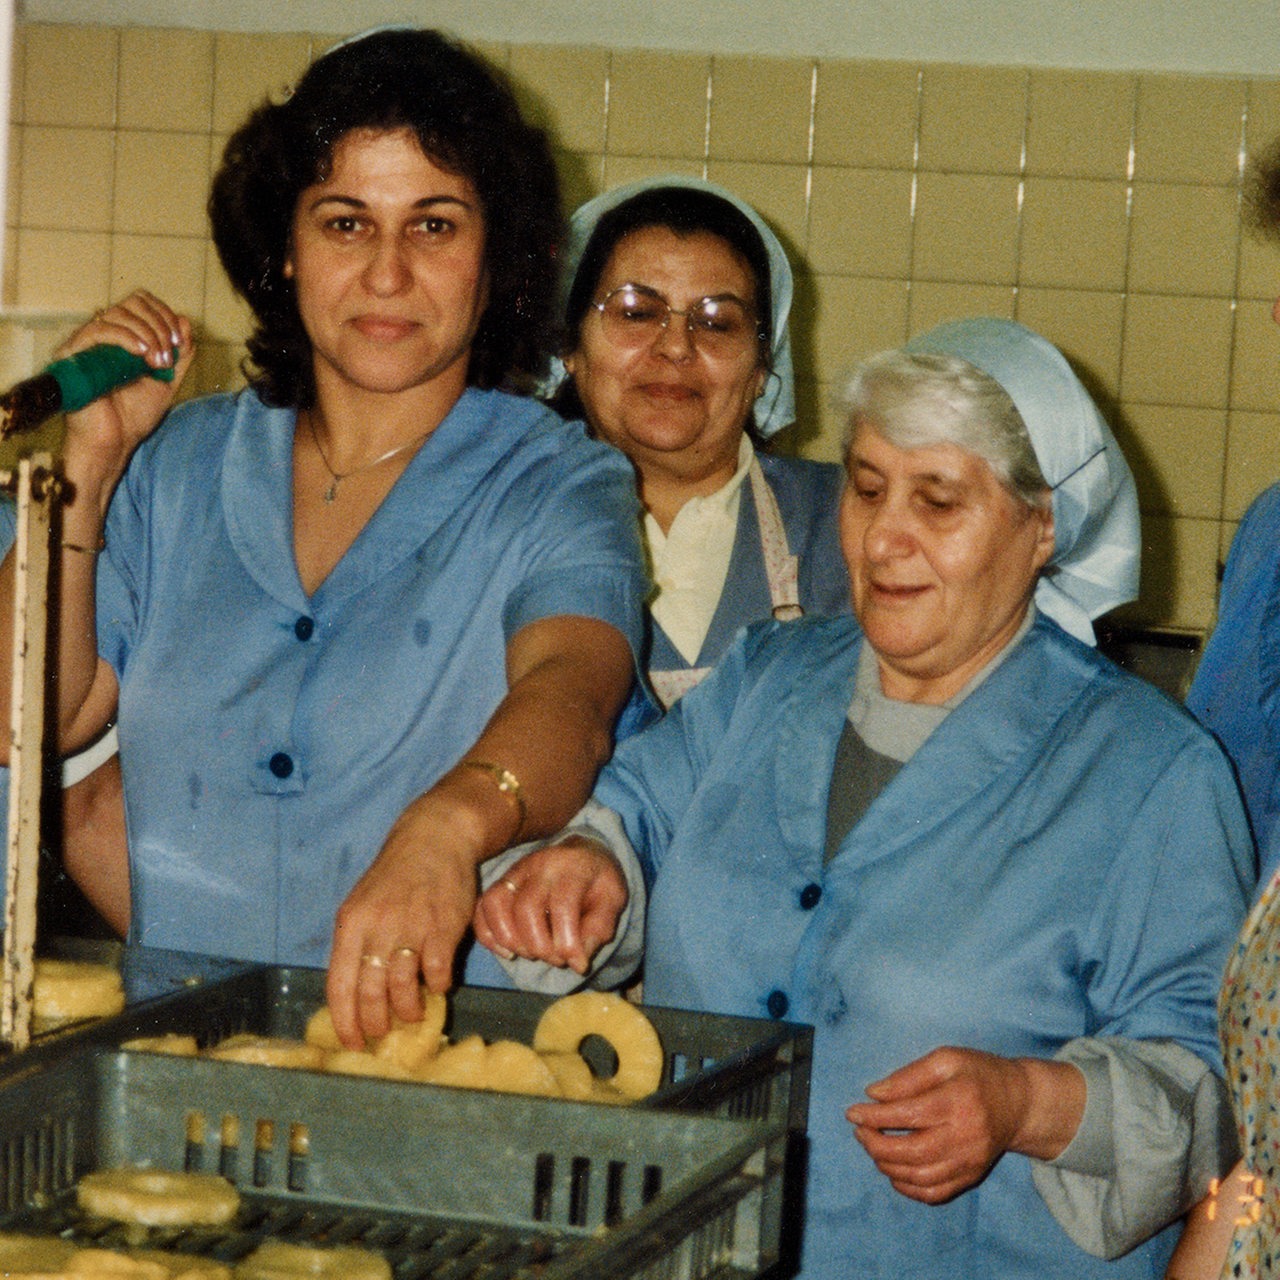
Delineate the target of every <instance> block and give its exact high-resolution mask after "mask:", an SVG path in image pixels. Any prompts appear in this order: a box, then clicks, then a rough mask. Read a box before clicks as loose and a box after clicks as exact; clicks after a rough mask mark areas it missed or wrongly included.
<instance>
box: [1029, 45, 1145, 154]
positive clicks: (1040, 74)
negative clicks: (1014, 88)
mask: <svg viewBox="0 0 1280 1280" xmlns="http://www.w3.org/2000/svg"><path fill="white" fill-rule="evenodd" d="M1029 93H1030V108H1029V111H1028V119H1027V172H1028V173H1044V174H1056V175H1058V176H1060V177H1062V176H1067V175H1070V176H1075V177H1085V178H1113V179H1115V178H1121V179H1123V178H1127V177H1128V176H1129V150H1130V144H1131V143H1132V141H1133V113H1134V103H1135V98H1136V94H1137V80H1136V77H1134V76H1131V75H1125V74H1115V73H1108V72H1098V71H1058V70H1050V69H1048V68H1036V69H1034V70H1033V71H1032V72H1031V78H1030V88H1029Z"/></svg>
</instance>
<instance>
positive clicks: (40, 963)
mask: <svg viewBox="0 0 1280 1280" xmlns="http://www.w3.org/2000/svg"><path fill="white" fill-rule="evenodd" d="M123 1008H124V986H123V985H122V984H121V982H120V973H119V971H118V970H117V969H115V968H113V967H112V966H111V965H109V964H89V963H87V962H84V961H80V960H37V961H36V964H35V986H34V989H33V1003H32V1008H31V1012H32V1015H33V1016H34V1017H36V1018H38V1019H39V1020H40V1021H41V1022H44V1023H48V1024H52V1023H57V1022H72V1021H75V1020H78V1019H80V1018H105V1017H108V1016H110V1015H111V1014H113V1013H119V1012H120V1010H121V1009H123Z"/></svg>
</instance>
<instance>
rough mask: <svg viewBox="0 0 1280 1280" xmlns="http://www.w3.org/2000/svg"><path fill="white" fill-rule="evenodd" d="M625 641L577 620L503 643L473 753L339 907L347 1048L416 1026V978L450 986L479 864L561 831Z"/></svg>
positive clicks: (626, 658)
mask: <svg viewBox="0 0 1280 1280" xmlns="http://www.w3.org/2000/svg"><path fill="white" fill-rule="evenodd" d="M632 670H633V666H632V656H631V650H630V646H629V645H628V643H627V641H626V639H625V637H624V636H623V635H622V634H621V632H619V631H617V630H616V629H615V628H613V627H611V626H609V625H608V624H606V623H603V622H599V621H596V620H594V619H590V618H584V617H553V618H546V619H542V620H540V621H538V622H534V623H531V624H530V625H528V626H526V627H523V628H522V629H521V630H520V631H519V632H517V633H516V635H515V636H514V637H513V638H512V640H511V642H510V644H509V645H508V647H507V685H508V692H507V696H506V697H505V698H504V699H503V701H502V703H501V704H500V705H499V707H498V709H497V711H495V712H494V715H493V717H492V718H491V720H490V721H489V723H488V725H487V726H486V727H485V729H484V732H483V733H482V734H481V735H480V737H479V739H478V740H477V741H476V743H475V745H474V746H473V747H472V748H471V750H470V751H468V752H467V753H466V754H465V756H464V757H463V759H462V761H460V762H459V763H458V765H457V766H455V767H454V768H453V769H452V770H450V772H449V773H447V774H445V776H444V777H443V778H441V780H440V781H439V782H438V783H437V784H436V785H435V786H434V787H432V788H431V790H430V791H428V792H426V793H425V794H424V795H422V796H420V797H419V798H418V799H417V800H415V801H414V802H413V803H412V804H411V805H409V807H408V808H407V809H406V810H405V811H404V813H403V814H401V816H400V818H399V819H398V820H397V821H396V823H395V825H394V826H393V827H392V829H391V833H390V835H389V836H388V837H387V840H386V843H385V844H384V845H383V848H382V851H381V852H380V853H379V855H378V857H377V858H376V859H375V861H374V862H373V864H372V865H371V866H370V868H369V870H368V871H366V872H365V874H364V875H363V876H362V877H361V878H360V880H359V881H358V882H357V884H356V886H355V888H354V889H353V890H352V891H351V893H350V895H349V896H348V897H347V900H346V901H345V902H344V903H343V904H342V906H341V907H340V908H339V910H338V917H337V922H336V925H335V928H334V940H333V953H332V957H331V960H330V966H329V981H328V1000H329V1005H330V1008H331V1010H332V1012H333V1019H334V1026H335V1027H336V1028H337V1030H338V1034H339V1035H340V1036H341V1037H342V1039H343V1040H344V1042H346V1043H348V1044H351V1045H356V1044H359V1043H360V1042H361V1040H362V1038H363V1036H364V1035H373V1036H376V1035H381V1034H382V1033H383V1032H384V1031H385V1030H386V1029H387V1026H388V1016H389V1011H390V1010H394V1011H395V1012H396V1013H397V1014H398V1015H399V1016H400V1017H402V1018H415V1017H417V1016H419V1014H420V1010H421V1003H420V1000H419V997H418V979H419V976H420V975H421V977H422V979H423V980H425V982H426V984H427V986H428V987H429V989H430V990H432V991H445V990H447V989H448V987H449V985H450V983H451V981H452V974H453V963H454V954H455V952H456V950H457V947H458V943H459V941H460V940H461V938H462V936H463V933H464V931H465V930H466V928H467V926H468V925H469V924H470V922H471V917H472V913H473V911H474V908H475V903H476V892H477V867H478V866H479V864H480V863H481V862H483V861H484V860H485V859H486V858H489V857H491V856H492V855H493V854H495V853H498V852H499V851H501V850H502V849H504V848H506V847H507V846H508V845H511V844H514V843H516V842H517V841H518V840H527V839H536V838H539V837H542V836H548V835H551V834H552V833H554V832H556V831H558V830H559V829H560V828H561V827H563V826H564V825H565V823H566V822H568V820H569V819H570V818H572V817H573V815H574V814H575V813H576V812H577V811H578V809H579V808H581V806H582V803H583V801H584V800H585V799H586V798H587V796H588V794H589V793H590V791H591V785H592V783H593V782H594V780H595V776H596V774H597V772H598V771H599V769H600V766H601V765H602V764H603V763H604V761H605V760H606V759H607V758H608V755H609V751H610V749H611V745H612V728H613V723H614V720H615V719H616V717H617V714H618V711H619V710H620V708H621V707H622V704H623V701H624V700H625V698H626V696H627V692H628V690H629V689H630V686H631V677H632Z"/></svg>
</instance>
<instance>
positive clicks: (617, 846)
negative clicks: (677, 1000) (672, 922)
mask: <svg viewBox="0 0 1280 1280" xmlns="http://www.w3.org/2000/svg"><path fill="white" fill-rule="evenodd" d="M566 836H582V837H583V838H584V839H587V840H595V841H596V842H597V843H599V844H602V845H604V846H605V848H607V849H608V850H609V851H610V853H612V854H613V856H614V857H615V858H616V859H617V860H618V865H619V867H621V869H622V874H623V877H624V878H625V880H626V882H627V905H626V906H625V907H623V908H622V914H621V915H620V916H619V917H618V928H617V931H616V932H615V933H614V935H613V938H612V939H611V940H610V941H609V942H606V943H605V945H604V946H603V947H601V948H600V950H599V951H598V952H596V957H595V960H594V961H593V963H592V966H591V972H590V973H589V974H588V975H587V976H586V977H585V978H583V977H581V976H580V975H578V974H576V973H574V971H573V970H572V969H559V968H557V967H556V966H555V965H550V964H544V963H543V962H542V961H538V960H524V959H521V958H519V957H517V958H516V959H514V960H504V959H503V958H502V957H501V956H496V957H495V959H496V960H497V961H498V963H499V964H500V965H501V966H502V967H503V969H504V970H506V973H507V976H508V977H509V978H510V979H511V981H512V982H513V983H515V985H516V986H517V987H518V988H519V989H520V990H522V991H538V992H541V993H542V994H543V995H555V996H560V995H567V994H568V993H569V992H571V991H576V990H578V989H579V988H580V987H586V986H590V987H597V988H601V989H604V990H609V989H611V988H613V987H619V986H621V985H622V984H623V983H624V982H625V981H626V980H627V979H628V978H630V977H631V976H632V975H633V974H634V973H635V971H636V970H637V969H638V968H639V967H640V959H641V956H642V955H643V954H644V916H645V888H644V876H643V874H642V872H641V870H640V860H639V859H638V858H637V857H636V854H635V850H634V849H632V847H631V842H630V841H629V840H628V839H627V836H626V832H625V831H624V830H623V827H622V820H621V819H620V818H619V817H618V815H617V814H616V813H614V811H613V810H612V809H607V808H605V806H604V805H602V804H597V803H596V801H594V800H588V801H587V803H586V804H585V805H584V806H583V807H582V809H581V810H579V812H578V813H577V815H576V816H575V817H574V819H573V821H572V822H571V823H570V824H569V825H568V826H567V827H565V828H564V830H563V831H560V832H558V833H557V834H556V835H555V836H553V837H552V838H551V839H550V840H539V841H535V842H534V843H532V844H521V845H516V846H515V848H513V849H508V850H507V851H506V852H505V853H500V854H498V855H497V857H494V858H489V859H488V860H487V861H486V862H484V863H483V864H482V865H481V867H480V883H481V885H482V887H483V888H485V889H488V888H489V886H490V885H493V884H496V883H497V882H498V881H499V880H501V879H502V877H503V876H504V875H505V874H506V873H507V871H509V870H510V869H511V868H512V867H514V866H515V865H516V863H517V862H519V861H520V860H521V858H523V857H524V856H525V855H526V854H529V853H532V852H533V850H535V849H541V848H543V847H544V846H545V845H549V844H556V843H557V842H558V841H560V840H563V839H565V837H566Z"/></svg>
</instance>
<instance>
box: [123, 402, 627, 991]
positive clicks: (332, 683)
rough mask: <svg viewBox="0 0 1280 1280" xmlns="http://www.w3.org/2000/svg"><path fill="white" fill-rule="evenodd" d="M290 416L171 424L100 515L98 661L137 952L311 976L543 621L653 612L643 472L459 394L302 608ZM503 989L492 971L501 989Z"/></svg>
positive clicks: (185, 411) (253, 405)
mask: <svg viewBox="0 0 1280 1280" xmlns="http://www.w3.org/2000/svg"><path fill="white" fill-rule="evenodd" d="M294 420H295V415H294V413H293V411H292V410H280V409H268V408H266V407H264V405H263V404H262V403H261V401H260V400H259V399H258V398H257V396H256V395H255V394H254V393H252V392H244V393H241V394H240V395H238V396H234V397H233V396H217V397H212V398H210V399H207V400H201V401H196V402H192V403H190V404H187V405H183V406H181V407H179V408H178V409H176V410H174V411H173V413H172V414H170V416H169V418H168V419H167V420H166V421H165V422H164V424H163V425H162V426H161V427H160V429H159V430H158V431H157V432H156V433H155V434H154V435H153V436H151V437H150V438H149V439H147V440H146V441H144V443H143V444H142V445H141V446H140V447H139V448H138V450H137V452H136V454H135V456H134V458H133V459H132V461H131V463H130V466H129V468H128V471H127V472H126V474H125V477H124V479H123V480H122V482H121V484H120V486H119V488H118V489H117V492H116V494H115V496H114V498H113V501H112V504H111V509H110V512H109V515H108V520H107V528H106V539H107V549H106V551H105V553H104V554H103V555H102V557H101V558H100V565H99V576H98V639H99V650H100V652H101V654H102V656H103V657H104V658H105V659H106V660H107V661H108V662H109V663H110V664H111V665H112V667H113V668H114V669H115V671H116V673H117V675H118V677H119V683H120V708H119V727H120V752H121V762H122V766H123V770H124V782H125V805H126V814H127V819H128V828H129V844H130V872H131V876H132V892H133V934H134V940H135V941H137V942H139V943H143V944H147V945H153V946H161V947H171V948H178V949H181V950H188V951H199V952H208V953H214V954H219V955H229V956H236V957H239V958H244V959H253V960H262V961H267V962H276V963H288V964H307V965H322V964H324V963H325V962H326V961H327V958H328V955H329V946H330V940H331V934H332V930H333V921H334V915H335V912H336V910H337V908H338V906H339V905H340V903H341V902H342V901H343V899H344V898H345V897H346V895H347V893H348V891H349V890H350V889H351V887H352V886H353V884H354V883H355V881H356V880H357V878H358V877H359V876H360V875H361V873H362V872H363V871H364V870H365V868H366V867H368V866H369V864H370V863H371V862H372V861H373V859H374V857H375V856H376V854H377V853H378V851H379V849H380V848H381V846H382V843H383V840H384V838H385V837H386V835H387V833H388V831H389V829H390V827H391V825H392V823H393V822H394V820H395V819H396V817H397V816H398V815H399V814H400V813H401V811H402V810H403V809H404V808H405V806H406V805H407V804H408V803H409V802H410V801H411V800H413V799H414V798H415V797H416V796H418V795H420V794H421V793H422V792H423V791H425V790H426V789H427V788H429V787H430V786H431V785H432V784H433V783H434V782H435V781H436V780H437V779H438V778H439V777H440V776H441V775H442V774H444V773H445V772H446V771H447V770H448V769H450V768H451V767H452V766H453V765H454V764H455V763H456V762H457V761H458V760H459V759H461V758H462V756H463V755H464V753H465V752H466V751H467V749H468V748H469V747H470V745H471V744H472V743H473V742H474V741H475V739H476V738H477V737H478V736H479V734H480V731H481V730H482V728H483V727H484V725H485V723H486V721H487V720H488V719H489V717H490V716H491V715H492V714H493V712H494V710H495V709H496V707H497V706H498V704H499V702H500V701H501V700H502V698H503V697H504V695H505V693H506V689H507V685H506V675H505V650H506V645H507V642H508V641H509V640H510V639H511V638H512V636H514V635H515V634H516V633H517V632H518V631H519V630H520V629H521V628H522V627H524V626H526V625H528V624H530V623H532V622H535V621H537V620H538V619H541V618H547V617H552V616H556V615H579V616H586V617H591V618H596V619H599V620H601V621H603V622H606V623H609V624H610V625H612V626H615V627H617V628H618V629H619V630H620V631H621V632H622V633H623V634H624V635H625V636H626V637H627V638H628V640H629V642H630V643H631V645H632V648H633V651H638V646H639V639H640V634H641V616H642V610H643V605H642V602H643V598H644V593H645V581H646V580H645V576H644V567H643V560H642V556H641V552H640V547H639V537H638V533H637V500H636V496H635V490H634V483H633V480H632V475H631V470H630V467H629V465H628V464H627V462H626V460H625V459H623V458H622V457H621V455H620V454H618V453H617V452H616V451H615V450H613V449H611V448H609V447H607V446H605V445H601V444H598V443H596V442H593V441H590V440H588V439H587V438H586V436H585V433H584V432H583V429H582V427H581V426H580V425H578V424H565V423H562V422H561V421H560V420H559V419H558V418H557V417H556V416H555V415H554V414H552V413H550V412H549V411H547V410H545V409H544V408H542V407H541V406H540V405H538V404H537V403H536V402H533V401H530V400H524V399H519V398H516V397H512V396H508V395H504V394H502V393H499V392H481V391H476V390H468V391H467V392H466V393H465V394H464V395H463V396H462V398H461V400H460V401H459V402H458V404H457V405H456V406H455V407H454V408H453V410H452V411H451V412H450V413H449V415H448V416H447V417H446V418H445V419H444V421H443V422H442V423H441V424H440V425H439V427H437V428H436V430H435V431H434V432H433V433H432V434H431V436H429V437H428V439H427V441H426V442H425V443H424V444H423V445H422V447H421V448H420V449H419V451H418V452H417V454H416V455H415V457H414V458H413V460H412V461H411V462H410V464H409V466H408V467H407V469H406V470H405V471H404V473H403V474H402V475H401V477H400V479H399V480H398V481H397V482H396V484H395V486H394V488H393V489H392V490H391V492H390V493H389V494H388V496H387V498H386V499H385V501H384V502H383V503H382V505H381V506H380V507H379V509H378V510H377V511H376V512H375V514H374V515H373V517H372V519H371V520H370V521H369V523H368V525H367V526H366V527H365V528H364V530H363V531H362V532H361V534H360V536H359V537H358V538H357V539H356V541H355V543H354V544H353V545H352V546H351V548H350V549H349V551H348V552H347V554H346V555H345V556H344V557H343V558H342V560H341V561H340V562H339V563H338V564H337V566H336V567H335V568H334V569H333V571H332V572H331V573H330V575H329V577H328V578H327V579H326V580H325V581H324V583H323V584H322V585H321V586H320V587H319V588H318V589H317V590H316V591H315V593H314V594H313V595H311V596H307V595H306V594H305V593H304V592H303V589H302V586H301V583H300V582H299V579H298V574H297V570H296V567H295V561H294V554H293V533H292V527H291V521H290V512H291V509H292V499H291V484H292V479H291V476H292V469H291V458H292V447H293V433H294ZM495 972H496V970H495Z"/></svg>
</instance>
